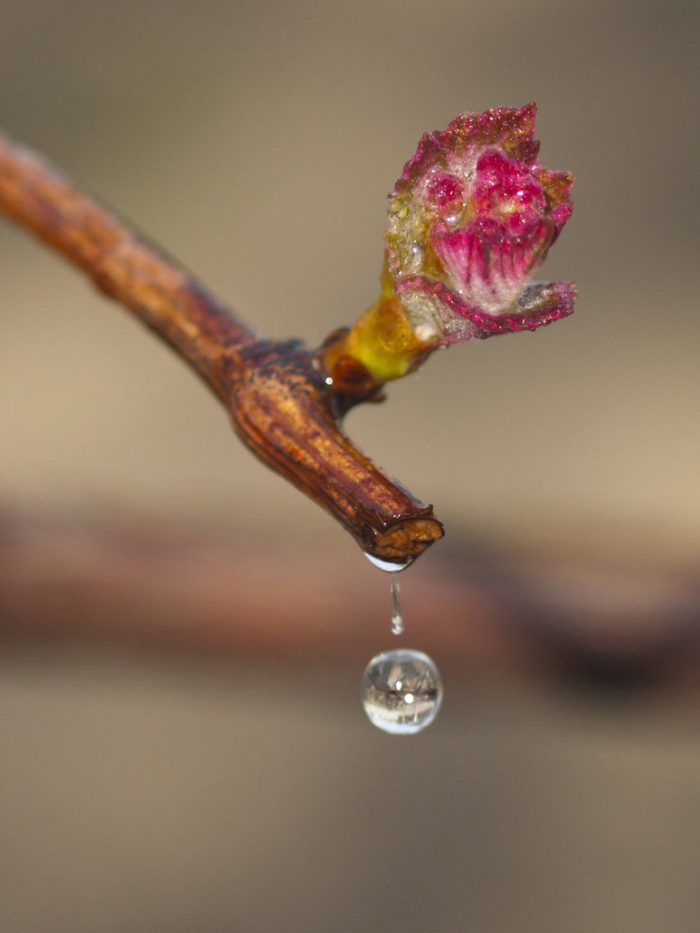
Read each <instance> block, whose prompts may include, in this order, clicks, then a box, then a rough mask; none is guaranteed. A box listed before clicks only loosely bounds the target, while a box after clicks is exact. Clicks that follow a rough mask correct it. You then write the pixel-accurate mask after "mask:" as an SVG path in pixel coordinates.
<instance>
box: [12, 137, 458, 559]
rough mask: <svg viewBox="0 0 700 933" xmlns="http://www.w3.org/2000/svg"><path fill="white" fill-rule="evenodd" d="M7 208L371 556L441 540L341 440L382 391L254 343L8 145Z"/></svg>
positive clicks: (97, 211)
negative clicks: (204, 389)
mask: <svg viewBox="0 0 700 933" xmlns="http://www.w3.org/2000/svg"><path fill="white" fill-rule="evenodd" d="M0 209H2V210H3V211H4V212H5V213H6V214H8V215H9V216H10V217H12V218H13V219H14V220H15V221H17V222H18V223H19V224H21V225H23V226H25V227H28V228H29V229H30V230H32V231H33V232H34V233H35V234H37V235H38V236H39V237H41V239H43V240H45V241H46V242H47V243H48V244H49V245H50V246H52V247H53V248H54V249H56V250H58V251H59V252H61V253H62V254H63V255H64V256H65V257H66V258H67V259H68V260H70V261H71V262H73V263H75V264H76V265H77V266H79V267H80V268H81V269H82V270H83V271H84V272H86V273H87V275H88V276H89V277H90V278H91V279H92V280H93V282H94V283H95V284H96V285H97V287H98V288H99V289H101V290H102V291H103V292H105V293H106V294H107V295H109V296H110V297H112V298H114V299H116V300H117V301H119V302H121V303H122V304H124V305H126V306H127V307H128V308H130V309H131V310H132V311H133V312H135V314H136V315H137V316H138V317H139V318H140V319H141V320H142V321H143V322H144V323H145V324H147V325H148V326H149V327H150V328H151V329H152V330H154V331H155V332H156V333H157V334H159V335H160V336H161V337H162V338H163V339H164V340H165V341H166V342H167V343H168V344H170V346H171V347H172V348H173V349H174V350H175V351H176V352H177V353H179V354H180V355H181V356H182V357H184V358H185V359H186V360H187V361H188V362H189V363H190V365H191V366H192V367H193V368H194V369H195V370H196V371H197V372H198V373H199V375H200V376H201V377H202V378H203V379H204V380H205V382H206V383H207V384H208V385H209V386H210V387H211V388H212V389H213V391H214V392H215V394H216V395H217V396H218V397H219V399H220V400H221V401H222V402H223V403H224V405H225V406H226V407H227V408H228V410H229V413H230V415H231V417H232V420H233V424H234V427H235V430H236V432H237V433H238V435H239V436H240V438H241V439H242V440H243V442H244V443H245V444H246V446H247V447H249V448H250V450H252V452H253V453H254V454H255V455H256V456H257V457H259V458H260V459H261V460H262V461H263V462H265V463H266V464H267V465H268V466H270V467H272V469H274V470H276V472H278V473H279V474H280V475H281V476H284V477H285V478H286V479H288V480H289V481H290V482H292V483H293V484H294V485H295V486H296V487H297V488H299V489H300V490H302V491H303V492H304V493H306V495H308V496H309V497H310V498H311V499H313V500H314V501H315V502H317V503H318V504H319V505H321V506H322V507H323V508H325V509H326V510H327V511H328V512H330V513H331V514H332V515H333V516H334V517H335V518H336V519H337V520H338V521H339V522H340V523H341V524H342V525H343V527H344V528H345V529H346V530H347V531H349V532H350V534H352V535H353V537H354V538H355V539H356V540H357V541H358V543H359V544H360V546H361V547H362V548H363V549H364V550H365V551H366V552H368V553H370V554H373V555H375V556H377V557H380V558H383V559H385V560H389V561H395V562H397V563H405V562H407V561H410V560H412V559H415V558H416V557H417V556H418V555H419V554H421V553H422V552H423V551H424V550H425V549H426V548H427V547H429V545H430V544H432V542H433V541H435V540H437V539H438V538H440V537H441V536H442V534H443V531H442V526H441V524H440V523H439V522H438V521H437V520H436V519H435V518H434V517H433V514H432V508H431V507H430V506H424V505H423V504H422V503H420V502H419V501H418V500H416V499H415V498H414V497H413V496H411V495H410V493H408V492H406V490H404V489H402V488H401V487H399V486H397V485H396V484H395V483H393V482H392V481H391V480H389V479H388V478H387V477H386V476H384V474H383V473H381V472H380V470H378V469H377V467H375V466H374V464H373V463H372V462H371V461H370V460H369V459H368V458H367V457H365V456H364V455H363V454H362V453H361V452H360V451H359V450H358V449H357V448H356V447H355V446H354V445H353V444H352V442H351V441H350V440H349V439H348V438H347V437H346V436H345V435H344V434H343V433H342V432H341V430H340V428H339V419H340V418H341V417H342V415H343V414H344V413H345V412H346V411H347V410H348V409H349V408H350V407H352V405H355V404H358V403H359V402H362V401H366V400H369V399H372V400H376V399H378V397H379V392H380V389H381V386H379V385H377V384H375V383H372V382H371V380H370V381H368V380H367V378H366V375H367V374H366V373H365V372H364V371H360V372H358V371H353V368H352V366H350V367H349V371H347V372H345V373H344V377H343V378H342V379H339V378H338V373H335V374H334V379H331V378H330V377H329V376H328V375H327V373H326V372H325V370H324V368H323V363H322V360H323V354H322V353H313V352H311V351H309V350H307V349H306V348H305V347H304V346H303V345H302V344H301V343H299V342H296V341H293V342H287V343H272V342H270V341H266V340H262V339H260V338H258V337H257V336H256V335H255V334H254V333H253V332H252V331H251V330H250V329H249V328H248V327H247V326H246V325H245V324H243V323H242V322H241V321H240V320H239V319H238V318H237V317H236V316H235V315H233V314H232V313H231V311H229V310H228V309H227V308H226V307H225V306H224V305H223V304H222V303H221V302H220V301H219V300H218V299H216V298H215V297H214V296H213V295H212V294H211V293H210V292H209V291H208V290H207V289H206V288H205V287H204V286H203V285H201V284H200V283H199V282H197V280H196V279H194V278H193V277H192V276H191V275H189V274H188V273H187V272H185V271H184V270H183V269H182V268H181V267H179V266H178V265H177V264H176V263H175V262H173V261H172V260H171V259H169V258H167V257H166V256H164V255H163V253H161V252H160V251H159V250H158V249H157V248H156V247H155V246H153V245H151V244H149V243H148V242H146V241H145V240H144V239H143V238H141V237H139V236H137V234H136V233H134V231H133V230H131V229H130V228H129V227H128V226H127V225H126V224H125V223H124V222H122V221H120V220H118V219H117V218H116V217H114V215H113V214H111V213H110V212H109V211H108V210H107V209H105V208H104V207H101V206H99V205H98V204H96V203H95V202H94V201H93V200H91V199H90V198H88V197H86V196H85V195H84V194H82V193H81V192H79V191H78V190H77V189H76V188H75V187H74V186H73V185H72V184H71V183H70V182H68V181H66V179H64V178H63V177H61V176H60V175H59V174H58V173H57V172H56V171H54V170H53V169H52V168H51V167H50V166H48V165H47V164H46V163H45V162H44V161H42V160H41V159H40V158H39V157H37V156H36V155H35V154H33V153H31V152H29V151H27V150H25V149H22V148H20V147H18V146H15V145H13V144H12V143H10V142H9V141H8V140H7V139H4V138H3V137H0Z"/></svg>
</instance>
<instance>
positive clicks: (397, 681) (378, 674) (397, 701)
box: [362, 648, 442, 735]
mask: <svg viewBox="0 0 700 933" xmlns="http://www.w3.org/2000/svg"><path fill="white" fill-rule="evenodd" d="M441 703H442V681H441V680H440V674H439V672H438V669H437V667H436V666H435V663H434V661H433V660H432V659H431V658H429V657H428V655H427V654H424V653H423V652H422V651H414V650H412V649H410V648H401V649H398V650H397V651H385V652H384V653H383V654H378V655H377V656H376V657H374V658H372V660H371V661H370V662H369V664H368V665H367V668H366V669H365V673H364V675H363V677H362V704H363V706H364V708H365V712H366V713H367V716H368V717H369V720H370V722H371V723H373V724H374V725H375V726H376V727H377V728H378V729H381V730H382V731H384V732H390V733H392V734H393V735H412V734H413V733H415V732H420V731H421V729H425V728H426V726H429V725H430V723H431V722H432V721H433V720H434V719H435V717H436V716H437V714H438V711H439V709H440V704H441Z"/></svg>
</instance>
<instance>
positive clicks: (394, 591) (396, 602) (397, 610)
mask: <svg viewBox="0 0 700 933" xmlns="http://www.w3.org/2000/svg"><path fill="white" fill-rule="evenodd" d="M404 629H405V626H404V622H403V613H402V612H401V594H400V592H399V581H398V580H397V578H396V574H395V573H393V574H392V575H391V634H392V635H403V633H404Z"/></svg>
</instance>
